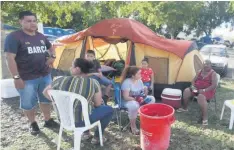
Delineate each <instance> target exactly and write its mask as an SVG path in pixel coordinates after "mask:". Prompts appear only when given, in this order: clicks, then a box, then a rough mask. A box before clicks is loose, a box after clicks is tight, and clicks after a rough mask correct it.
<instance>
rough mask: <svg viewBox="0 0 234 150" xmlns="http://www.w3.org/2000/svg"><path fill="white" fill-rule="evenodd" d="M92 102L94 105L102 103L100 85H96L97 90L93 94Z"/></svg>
mask: <svg viewBox="0 0 234 150" xmlns="http://www.w3.org/2000/svg"><path fill="white" fill-rule="evenodd" d="M93 102H94V106H95V107H98V106H100V105H102V92H101V89H100V87H98V92H97V93H95V94H94V98H93Z"/></svg>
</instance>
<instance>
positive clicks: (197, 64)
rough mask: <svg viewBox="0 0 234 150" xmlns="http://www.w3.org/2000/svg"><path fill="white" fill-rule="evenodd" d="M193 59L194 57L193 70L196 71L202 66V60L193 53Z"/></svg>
mask: <svg viewBox="0 0 234 150" xmlns="http://www.w3.org/2000/svg"><path fill="white" fill-rule="evenodd" d="M193 59H194V61H193V62H194V68H195V71H196V73H198V71H199V70H201V69H202V66H203V64H202V61H201V60H200V58H199V57H198V56H197V55H194V58H193Z"/></svg>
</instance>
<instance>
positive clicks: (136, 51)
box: [55, 18, 203, 87]
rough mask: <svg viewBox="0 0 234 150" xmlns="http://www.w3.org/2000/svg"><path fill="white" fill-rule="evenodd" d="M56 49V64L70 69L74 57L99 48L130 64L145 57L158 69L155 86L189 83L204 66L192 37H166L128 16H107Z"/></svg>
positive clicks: (103, 55) (100, 52)
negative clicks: (173, 38)
mask: <svg viewBox="0 0 234 150" xmlns="http://www.w3.org/2000/svg"><path fill="white" fill-rule="evenodd" d="M59 42H60V43H63V44H64V46H62V47H59V48H57V49H56V51H57V59H56V61H55V68H57V69H62V70H66V69H67V68H69V67H70V66H71V63H72V60H73V59H74V58H77V57H84V55H85V51H86V50H88V49H93V50H95V51H96V56H97V59H99V60H106V59H117V60H119V59H123V60H125V62H126V65H137V66H140V65H141V60H142V59H143V58H144V57H148V58H149V65H150V67H151V68H152V69H153V71H154V73H155V87H166V86H173V87H174V86H175V85H179V86H182V87H185V86H188V85H189V83H190V82H191V81H192V79H193V78H194V76H195V75H196V72H197V71H198V70H199V69H201V66H202V62H203V60H202V58H201V56H200V54H199V52H198V50H197V46H196V44H195V43H194V42H192V41H185V40H172V39H166V38H163V37H161V36H159V35H157V34H156V33H154V32H153V31H152V30H150V29H149V28H148V27H146V26H145V25H143V24H142V23H140V22H138V21H135V20H131V19H126V18H120V19H107V20H102V21H100V22H98V23H97V24H95V25H93V26H91V27H89V28H87V29H85V30H83V31H80V32H78V33H75V34H73V35H71V36H67V37H65V38H63V39H61V40H59Z"/></svg>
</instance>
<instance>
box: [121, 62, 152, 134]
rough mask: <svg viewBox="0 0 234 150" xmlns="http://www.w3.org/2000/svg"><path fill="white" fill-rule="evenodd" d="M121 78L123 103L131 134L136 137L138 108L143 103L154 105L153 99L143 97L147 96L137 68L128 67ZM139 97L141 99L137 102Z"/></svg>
mask: <svg viewBox="0 0 234 150" xmlns="http://www.w3.org/2000/svg"><path fill="white" fill-rule="evenodd" d="M121 77H122V80H121V81H122V82H121V83H122V86H121V90H122V97H123V99H124V102H123V103H124V106H125V107H126V108H127V109H128V117H129V120H130V125H131V131H132V133H133V134H135V135H138V134H139V130H138V129H137V127H136V118H137V113H138V108H139V107H140V105H141V104H144V103H155V98H154V97H153V96H144V95H147V87H144V84H143V82H142V81H141V70H140V69H139V68H138V67H134V66H130V67H127V68H125V70H124V71H123V73H122V76H121ZM142 93H144V94H142ZM141 97H143V98H142V100H141V101H139V98H141Z"/></svg>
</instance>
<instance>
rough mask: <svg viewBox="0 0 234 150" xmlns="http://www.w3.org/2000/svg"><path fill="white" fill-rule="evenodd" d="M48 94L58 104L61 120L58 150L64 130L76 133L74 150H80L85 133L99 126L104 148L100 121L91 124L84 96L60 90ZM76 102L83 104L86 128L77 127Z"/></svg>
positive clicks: (101, 142)
mask: <svg viewBox="0 0 234 150" xmlns="http://www.w3.org/2000/svg"><path fill="white" fill-rule="evenodd" d="M48 93H49V96H50V98H51V100H53V101H54V102H55V104H56V107H57V109H58V113H59V118H60V129H59V138H58V144H57V150H59V149H60V145H61V138H62V132H63V129H66V130H68V131H74V150H80V145H81V136H82V134H83V132H84V131H87V130H89V129H91V128H93V127H95V126H98V129H99V138H100V145H101V146H103V139H102V130H101V123H100V121H96V122H94V123H92V124H91V123H90V120H89V113H88V102H87V100H86V99H85V98H84V97H83V96H81V95H79V94H75V93H71V92H65V91H59V90H49V91H48ZM75 100H79V101H80V102H81V106H82V115H83V119H84V123H85V126H84V127H75V120H74V108H73V106H74V102H75Z"/></svg>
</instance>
